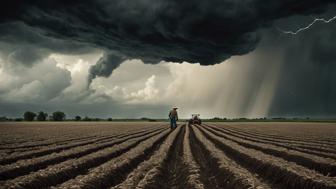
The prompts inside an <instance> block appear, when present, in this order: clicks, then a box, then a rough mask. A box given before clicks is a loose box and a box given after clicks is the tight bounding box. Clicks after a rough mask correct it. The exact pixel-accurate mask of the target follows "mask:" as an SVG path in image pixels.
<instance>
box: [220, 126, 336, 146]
mask: <svg viewBox="0 0 336 189" xmlns="http://www.w3.org/2000/svg"><path fill="white" fill-rule="evenodd" d="M219 127H220V128H223V129H227V130H230V131H231V132H236V133H240V134H247V135H249V136H252V137H262V138H272V139H276V140H279V141H282V142H290V143H293V144H308V145H315V146H317V147H320V146H324V147H329V148H333V149H335V142H326V141H319V140H317V139H308V137H304V138H297V137H289V136H287V137H286V136H280V135H275V134H265V133H260V132H257V131H254V130H253V131H252V130H249V131H246V130H242V129H237V128H234V127H231V126H225V127H221V126H219Z"/></svg>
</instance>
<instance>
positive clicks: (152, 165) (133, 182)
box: [112, 127, 180, 189]
mask: <svg viewBox="0 0 336 189" xmlns="http://www.w3.org/2000/svg"><path fill="white" fill-rule="evenodd" d="M179 131H180V127H178V128H177V129H175V130H174V131H173V132H172V133H171V134H170V135H169V136H168V137H167V139H166V140H165V141H164V142H163V144H162V145H161V146H160V148H159V149H158V150H157V151H155V152H154V154H153V155H152V156H151V157H150V159H149V160H147V161H144V162H142V163H141V164H140V165H139V166H138V167H137V168H136V169H134V170H133V171H132V172H131V173H130V174H129V175H128V176H127V178H126V179H125V180H124V181H123V182H122V183H120V184H118V185H116V186H114V187H112V188H113V189H134V188H137V187H138V184H139V182H140V181H141V180H143V179H144V178H145V177H146V175H147V174H148V173H149V172H152V171H154V170H155V169H158V167H161V166H162V164H163V162H164V161H166V160H167V154H168V152H169V151H170V150H171V148H173V142H174V141H175V140H176V136H177V135H178V133H179ZM142 183H146V181H144V180H143V181H142Z"/></svg>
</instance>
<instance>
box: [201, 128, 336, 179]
mask: <svg viewBox="0 0 336 189" xmlns="http://www.w3.org/2000/svg"><path fill="white" fill-rule="evenodd" d="M203 128H205V129H206V130H207V131H209V132H211V133H212V134H214V135H216V136H219V137H222V138H225V139H227V140H230V141H233V142H236V143H237V144H239V145H241V146H244V147H246V148H252V149H255V150H259V151H262V152H264V153H266V154H269V155H273V156H277V157H280V158H283V159H285V160H287V161H292V162H295V163H297V164H299V165H302V166H304V167H307V168H309V169H314V170H315V171H318V172H320V173H321V174H323V175H326V176H335V175H336V161H334V160H332V159H326V158H321V157H319V156H315V155H311V154H306V153H302V152H297V151H292V150H288V149H287V148H283V147H278V146H275V145H270V144H265V143H260V142H254V141H252V140H247V139H246V138H245V139H242V138H238V137H233V136H230V135H228V134H224V133H223V132H221V130H219V129H218V130H217V129H216V128H214V127H211V126H207V127H204V126H203ZM218 132H220V133H218Z"/></svg>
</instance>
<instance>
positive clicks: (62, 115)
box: [52, 111, 65, 121]
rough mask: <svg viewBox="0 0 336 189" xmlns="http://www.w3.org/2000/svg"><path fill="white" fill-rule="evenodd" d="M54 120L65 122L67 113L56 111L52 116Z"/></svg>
mask: <svg viewBox="0 0 336 189" xmlns="http://www.w3.org/2000/svg"><path fill="white" fill-rule="evenodd" d="M52 118H53V120H54V121H64V120H65V113H64V112H61V111H56V112H54V113H53V114H52Z"/></svg>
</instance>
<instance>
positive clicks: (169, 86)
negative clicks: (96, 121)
mask: <svg viewBox="0 0 336 189" xmlns="http://www.w3.org/2000/svg"><path fill="white" fill-rule="evenodd" d="M335 5H336V3H334V1H332V0H324V1H323V0H322V1H316V0H274V1H260V0H249V1H246V0H235V1H232V0H212V1H199V0H194V1H186V2H183V1H182V2H180V1H177V0H134V1H122V0H114V1H107V0H95V1H94V0H89V1H79V0H70V1H69V0H68V1H66V0H47V1H42V0H32V1H23V0H12V1H6V0H5V2H4V3H3V5H2V6H1V8H0V116H9V117H18V116H22V114H23V113H24V111H26V110H31V111H40V110H42V111H47V112H49V113H52V112H53V111H57V110H61V111H64V112H65V113H66V114H67V115H68V117H70V118H71V117H73V116H75V115H81V116H85V115H88V116H92V117H102V118H107V117H113V118H139V117H153V118H165V117H167V114H168V111H169V109H170V108H171V107H172V106H177V107H179V113H180V117H188V116H190V114H191V113H200V114H201V115H202V117H215V116H218V117H230V118H234V117H265V116H271V117H278V116H289V117H292V116H304V117H306V116H310V117H336V17H335V16H336V6H335Z"/></svg>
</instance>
